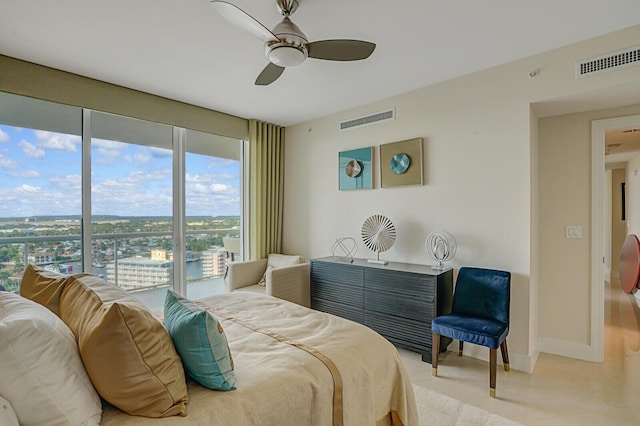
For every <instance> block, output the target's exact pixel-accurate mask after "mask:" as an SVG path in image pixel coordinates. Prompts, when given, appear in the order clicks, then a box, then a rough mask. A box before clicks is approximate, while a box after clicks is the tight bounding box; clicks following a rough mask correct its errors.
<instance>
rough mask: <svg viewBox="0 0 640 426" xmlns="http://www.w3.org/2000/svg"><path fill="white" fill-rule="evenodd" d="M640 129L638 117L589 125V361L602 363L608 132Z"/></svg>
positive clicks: (627, 117)
mask: <svg viewBox="0 0 640 426" xmlns="http://www.w3.org/2000/svg"><path fill="white" fill-rule="evenodd" d="M636 127H640V115H629V116H626V117H616V118H607V119H602V120H593V121H592V122H591V345H590V349H591V350H590V354H589V359H590V360H591V361H594V362H603V361H604V268H603V260H604V258H603V256H604V229H603V223H604V169H605V165H604V152H605V135H606V132H608V131H611V130H625V129H629V128H636Z"/></svg>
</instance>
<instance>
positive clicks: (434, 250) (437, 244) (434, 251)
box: [424, 231, 458, 270]
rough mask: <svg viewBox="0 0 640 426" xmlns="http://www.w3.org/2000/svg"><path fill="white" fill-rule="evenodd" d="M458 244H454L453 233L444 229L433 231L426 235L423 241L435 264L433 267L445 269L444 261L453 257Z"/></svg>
mask: <svg viewBox="0 0 640 426" xmlns="http://www.w3.org/2000/svg"><path fill="white" fill-rule="evenodd" d="M457 247H458V245H457V244H456V240H455V238H453V235H451V234H450V233H448V232H446V231H434V232H432V233H430V234H429V235H427V239H426V241H425V242H424V248H425V249H426V250H427V253H428V254H429V256H431V257H432V258H433V260H435V261H436V262H438V264H437V265H433V266H432V268H433V269H437V270H443V269H446V267H445V266H444V262H446V261H448V260H451V259H453V256H455V255H456V250H457Z"/></svg>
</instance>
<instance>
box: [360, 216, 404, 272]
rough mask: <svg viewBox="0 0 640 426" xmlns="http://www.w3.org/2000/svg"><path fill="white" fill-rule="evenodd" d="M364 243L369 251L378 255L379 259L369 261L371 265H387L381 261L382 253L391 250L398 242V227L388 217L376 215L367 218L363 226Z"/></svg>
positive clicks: (384, 261)
mask: <svg viewBox="0 0 640 426" xmlns="http://www.w3.org/2000/svg"><path fill="white" fill-rule="evenodd" d="M362 241H363V242H364V245H365V246H367V248H368V249H369V250H373V251H375V252H376V253H377V255H378V257H377V259H375V260H374V259H369V260H367V262H369V263H378V264H380V265H386V264H387V263H389V262H387V261H386V260H380V253H381V252H383V251H387V250H389V249H390V248H391V247H392V246H393V243H394V242H395V241H396V227H395V226H394V225H393V222H391V221H390V220H389V218H387V217H386V216H383V215H381V214H376V215H373V216H370V217H368V218H367V220H365V221H364V223H363V224H362Z"/></svg>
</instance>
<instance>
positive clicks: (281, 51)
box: [265, 16, 308, 67]
mask: <svg viewBox="0 0 640 426" xmlns="http://www.w3.org/2000/svg"><path fill="white" fill-rule="evenodd" d="M272 32H273V34H275V35H276V37H278V41H268V42H267V43H266V44H265V49H266V54H267V58H269V61H271V62H272V63H274V64H276V65H279V66H281V67H292V66H295V65H300V64H301V63H303V62H304V60H305V59H307V56H308V51H307V43H308V41H307V36H306V35H305V34H304V33H303V32H302V30H300V28H298V26H297V25H296V24H294V23H293V22H291V20H290V19H289V18H288V17H287V16H285V17H284V19H283V20H282V21H281V22H280V23H279V24H278V25H276V27H275V28H274V29H273V31H272Z"/></svg>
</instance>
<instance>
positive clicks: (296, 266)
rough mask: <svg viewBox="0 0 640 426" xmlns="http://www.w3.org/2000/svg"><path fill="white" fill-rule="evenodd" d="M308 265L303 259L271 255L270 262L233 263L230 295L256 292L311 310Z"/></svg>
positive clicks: (230, 271)
mask: <svg viewBox="0 0 640 426" xmlns="http://www.w3.org/2000/svg"><path fill="white" fill-rule="evenodd" d="M309 272H310V269H309V262H306V261H305V260H304V258H302V257H301V256H288V255H283V254H270V255H269V258H268V259H259V260H250V261H247V262H231V263H229V265H228V269H227V275H226V277H225V283H226V286H227V291H255V292H259V293H263V294H267V295H269V296H273V297H277V298H278V299H284V300H288V301H290V302H293V303H297V304H298V305H302V306H306V307H309V306H310V304H311V296H310V295H311V289H310V283H309Z"/></svg>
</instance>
